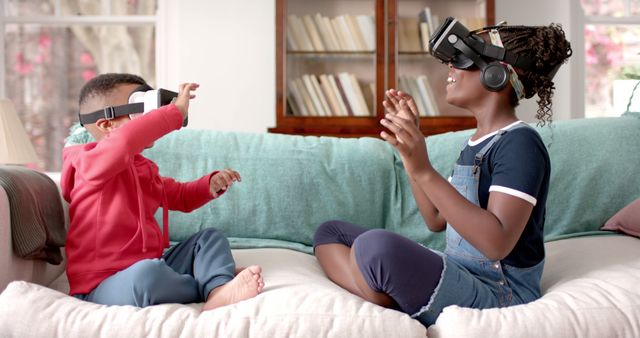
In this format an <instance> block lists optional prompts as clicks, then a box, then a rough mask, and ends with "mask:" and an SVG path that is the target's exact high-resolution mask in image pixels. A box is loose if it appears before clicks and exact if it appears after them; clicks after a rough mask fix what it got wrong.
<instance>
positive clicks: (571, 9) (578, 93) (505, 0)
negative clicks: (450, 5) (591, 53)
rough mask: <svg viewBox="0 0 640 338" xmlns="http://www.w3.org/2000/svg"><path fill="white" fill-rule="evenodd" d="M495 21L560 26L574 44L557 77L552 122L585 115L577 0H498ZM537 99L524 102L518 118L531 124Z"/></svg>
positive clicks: (580, 29) (496, 0)
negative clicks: (556, 24) (555, 24)
mask: <svg viewBox="0 0 640 338" xmlns="http://www.w3.org/2000/svg"><path fill="white" fill-rule="evenodd" d="M495 4H496V22H500V21H502V20H505V21H507V23H508V24H513V25H516V24H518V25H520V24H522V25H548V24H550V23H552V22H553V23H559V24H561V25H562V28H563V29H564V31H565V34H566V36H567V39H568V40H569V41H570V42H571V44H572V49H573V55H572V56H571V58H569V62H568V63H566V64H564V65H563V66H562V68H560V70H559V71H558V73H557V74H556V76H555V78H554V83H555V86H556V90H555V93H554V94H553V95H554V96H553V119H554V120H566V119H571V118H577V117H582V116H584V113H583V112H584V94H583V93H584V75H583V70H582V68H581V65H582V63H581V62H580V58H582V57H583V54H584V53H583V52H582V50H580V48H576V46H582V43H581V42H580V41H582V40H583V37H581V35H582V27H581V23H579V22H578V21H576V20H580V18H579V17H578V15H577V14H578V13H579V11H580V4H579V2H578V1H575V0H571V1H558V0H537V1H529V0H495ZM536 100H537V96H536V97H533V98H531V99H529V100H524V101H522V102H521V104H520V106H519V107H518V109H517V113H518V116H519V117H520V118H521V119H524V120H526V121H529V122H534V121H535V113H536V110H537V109H538V105H537V104H536Z"/></svg>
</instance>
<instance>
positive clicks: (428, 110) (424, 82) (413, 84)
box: [398, 75, 439, 116]
mask: <svg viewBox="0 0 640 338" xmlns="http://www.w3.org/2000/svg"><path fill="white" fill-rule="evenodd" d="M398 89H399V90H401V91H403V92H405V93H408V94H410V95H411V96H412V97H413V101H414V102H415V103H416V106H417V107H418V111H419V113H420V116H436V115H439V111H438V106H437V103H436V100H435V96H434V95H433V90H432V88H431V86H430V85H429V81H428V79H427V76H426V75H420V76H417V77H414V76H407V75H401V76H400V77H399V79H398Z"/></svg>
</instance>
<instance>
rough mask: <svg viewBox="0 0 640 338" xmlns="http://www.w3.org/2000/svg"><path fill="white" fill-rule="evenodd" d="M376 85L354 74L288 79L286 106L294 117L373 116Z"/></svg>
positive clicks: (308, 75) (306, 75) (304, 76)
mask: <svg viewBox="0 0 640 338" xmlns="http://www.w3.org/2000/svg"><path fill="white" fill-rule="evenodd" d="M374 93H375V90H374V84H373V83H370V84H367V85H361V84H360V83H358V80H357V79H356V77H355V76H354V75H353V74H350V73H338V74H335V75H333V74H322V75H315V74H304V75H302V77H299V78H296V79H291V80H289V84H288V91H287V103H288V106H289V109H290V112H291V113H292V114H293V115H294V116H373V114H372V112H373V102H375V97H374Z"/></svg>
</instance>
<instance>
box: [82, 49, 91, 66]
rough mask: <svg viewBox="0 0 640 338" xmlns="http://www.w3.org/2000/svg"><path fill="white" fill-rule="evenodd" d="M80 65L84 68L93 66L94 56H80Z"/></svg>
mask: <svg viewBox="0 0 640 338" xmlns="http://www.w3.org/2000/svg"><path fill="white" fill-rule="evenodd" d="M80 63H81V64H82V65H84V66H93V56H91V54H89V53H87V52H84V53H82V54H80Z"/></svg>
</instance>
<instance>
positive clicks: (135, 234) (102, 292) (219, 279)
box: [61, 74, 264, 310]
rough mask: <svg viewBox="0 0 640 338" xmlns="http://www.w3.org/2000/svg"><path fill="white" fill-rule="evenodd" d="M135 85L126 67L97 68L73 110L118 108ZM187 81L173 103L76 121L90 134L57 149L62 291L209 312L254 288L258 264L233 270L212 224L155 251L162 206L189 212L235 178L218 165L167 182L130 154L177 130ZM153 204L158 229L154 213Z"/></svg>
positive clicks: (164, 234) (163, 233)
mask: <svg viewBox="0 0 640 338" xmlns="http://www.w3.org/2000/svg"><path fill="white" fill-rule="evenodd" d="M140 86H146V82H145V81H144V80H143V79H142V78H140V77H138V76H135V75H131V74H103V75H100V76H97V77H96V78H94V79H92V80H91V81H89V82H88V83H87V84H85V86H84V87H83V88H82V90H81V92H80V114H81V115H82V116H84V117H86V116H89V115H87V114H91V113H93V112H96V111H102V110H106V111H109V110H110V109H112V108H109V107H113V109H120V108H119V106H123V105H127V104H128V101H129V96H130V95H131V93H132V92H133V91H135V90H136V89H138V88H140ZM197 88H198V84H195V83H185V84H182V85H180V89H179V93H178V97H177V98H176V99H175V101H174V103H171V104H168V105H165V106H162V107H160V108H158V109H155V110H152V111H150V112H148V113H146V114H143V115H141V116H139V117H135V116H136V115H124V116H119V117H115V118H112V117H113V116H107V118H105V117H102V118H99V119H97V121H95V123H85V127H86V128H87V130H88V131H89V132H90V133H91V134H92V135H93V137H94V138H95V139H96V142H93V143H89V144H85V145H76V146H70V147H67V148H65V149H64V151H63V158H64V162H63V167H62V181H61V186H62V192H63V195H64V198H65V199H66V200H67V202H69V216H70V223H71V224H70V227H69V234H68V236H67V242H66V254H67V259H68V261H67V276H68V278H69V285H70V288H71V290H70V294H71V295H73V296H75V297H77V298H79V299H83V300H86V301H90V302H94V303H99V304H106V305H135V306H139V307H144V306H149V305H154V304H162V303H183V304H186V303H195V302H203V301H204V302H205V304H204V306H203V310H210V309H214V308H217V307H220V306H224V305H229V304H233V303H236V302H239V301H241V300H245V299H248V298H251V297H254V296H256V295H257V294H258V293H260V292H261V291H262V288H263V287H264V283H263V280H262V277H261V275H260V273H261V268H260V267H259V266H257V265H253V266H249V267H247V268H245V269H238V270H239V271H236V268H235V262H234V261H233V257H232V256H231V250H230V248H229V243H228V241H227V239H226V238H225V237H224V236H223V235H222V233H221V232H219V231H217V230H215V229H205V230H203V231H201V232H199V233H197V234H195V235H193V236H192V237H191V238H189V239H188V240H186V241H184V242H182V243H180V244H178V245H176V246H174V247H172V248H170V249H169V250H167V251H166V252H163V251H164V249H165V248H167V247H168V246H169V233H168V214H167V210H169V209H171V210H180V211H183V212H190V211H192V210H194V209H197V208H199V207H201V206H202V205H204V204H206V203H207V202H209V201H211V200H212V199H214V198H216V197H219V196H220V195H221V194H223V193H224V192H225V191H226V190H227V189H228V188H229V187H230V186H231V185H232V184H233V182H236V181H238V182H239V181H240V175H239V174H238V173H237V172H235V171H234V170H231V169H225V170H222V171H215V172H213V173H210V174H207V175H205V176H203V177H202V178H200V179H197V180H195V181H192V182H188V183H180V182H176V181H175V180H173V179H171V178H168V177H161V176H160V175H159V174H158V167H157V166H156V165H155V164H154V163H153V162H152V161H150V160H149V159H147V158H145V157H144V156H142V155H141V154H140V153H141V152H142V151H143V150H144V149H145V148H149V147H151V146H153V143H154V141H155V140H157V139H159V138H160V137H162V136H164V135H166V134H168V133H170V132H171V131H173V130H176V129H180V127H181V126H182V123H183V120H184V119H186V118H187V113H188V108H189V100H190V99H192V98H194V97H195V95H193V94H192V91H195V90H196V89H197ZM123 107H126V106H123ZM105 108H107V109H105ZM112 111H113V110H112ZM132 117H135V118H134V119H132ZM159 207H162V208H163V228H162V229H161V228H160V226H159V225H158V222H156V220H155V218H154V214H155V212H156V210H157V209H158V208H159Z"/></svg>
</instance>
